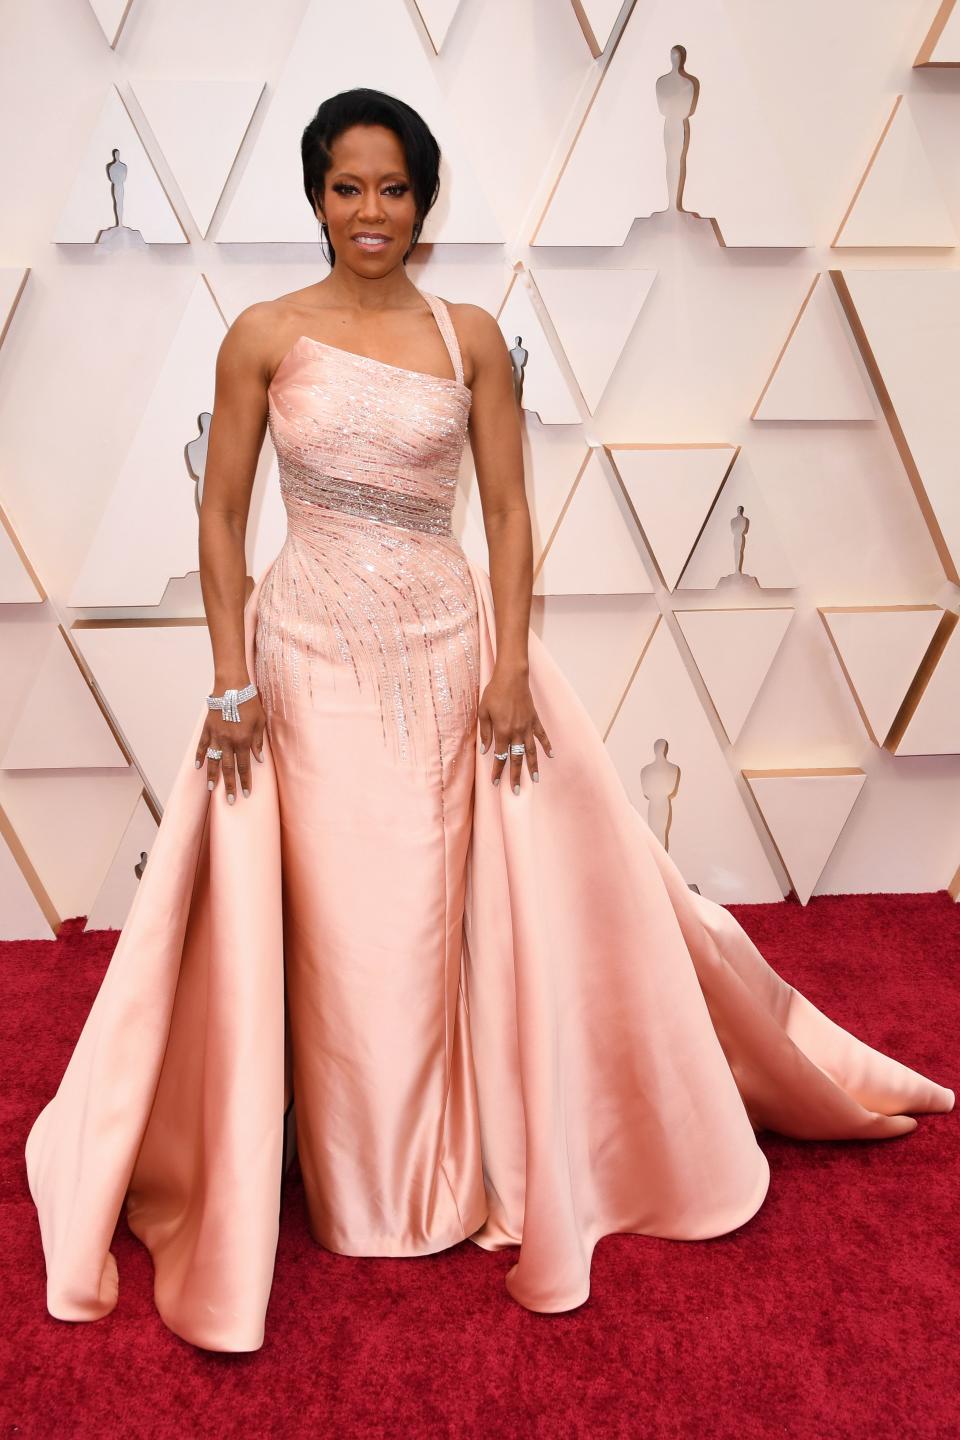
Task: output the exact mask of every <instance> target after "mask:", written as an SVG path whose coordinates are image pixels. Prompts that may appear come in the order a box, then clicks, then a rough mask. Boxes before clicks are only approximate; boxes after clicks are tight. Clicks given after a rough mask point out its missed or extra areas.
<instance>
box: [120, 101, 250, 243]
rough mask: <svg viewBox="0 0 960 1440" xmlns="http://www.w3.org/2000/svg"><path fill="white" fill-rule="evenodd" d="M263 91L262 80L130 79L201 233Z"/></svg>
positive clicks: (206, 227)
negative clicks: (201, 137)
mask: <svg viewBox="0 0 960 1440" xmlns="http://www.w3.org/2000/svg"><path fill="white" fill-rule="evenodd" d="M263 91H264V85H263V82H262V81H261V80H182V79H172V78H171V79H155V78H154V79H150V78H148V77H146V76H142V77H141V78H139V79H138V80H137V81H136V82H135V85H134V93H135V95H136V97H137V100H138V101H139V103H140V107H141V109H142V110H143V112H144V114H145V115H146V117H147V120H148V121H149V122H150V129H151V130H152V131H153V133H154V135H155V136H156V137H157V142H158V144H159V146H160V148H161V150H162V151H163V156H164V159H165V160H166V162H167V164H168V165H169V166H170V169H171V170H172V171H173V174H174V176H175V177H176V181H177V184H178V185H179V186H180V189H181V191H182V192H183V198H184V199H185V200H186V202H187V204H188V205H189V207H190V213H191V215H192V216H193V218H194V220H195V221H196V223H197V229H198V230H199V231H200V234H201V235H206V233H207V229H208V227H209V225H210V221H211V220H212V219H213V212H214V210H216V208H217V202H218V200H219V199H220V196H221V195H222V193H223V187H224V185H225V184H226V182H227V176H228V175H229V174H230V170H231V167H232V165H233V163H234V161H235V160H236V158H237V153H238V151H239V149H240V146H241V144H242V142H243V137H244V135H245V134H246V133H247V127H248V126H249V124H250V121H251V119H252V118H253V112H254V110H256V108H257V102H258V100H259V99H260V96H261V95H262V94H263ZM200 135H202V136H203V144H202V145H200V144H198V143H197V137H198V136H200Z"/></svg>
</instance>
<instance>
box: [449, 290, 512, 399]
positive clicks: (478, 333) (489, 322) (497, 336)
mask: <svg viewBox="0 0 960 1440" xmlns="http://www.w3.org/2000/svg"><path fill="white" fill-rule="evenodd" d="M444 303H445V304H446V306H447V308H448V309H449V311H450V318H451V320H452V321H453V325H454V329H455V330H456V332H457V339H458V340H459V342H460V349H461V352H462V354H463V360H464V369H465V371H466V372H467V376H468V383H470V384H472V382H473V379H474V378H475V377H477V376H478V375H479V374H480V373H481V372H483V371H485V370H486V369H487V368H488V367H489V366H491V365H500V366H502V365H503V363H504V360H505V357H506V355H507V345H506V341H505V340H504V338H503V332H502V331H501V329H500V325H499V322H498V321H497V320H496V319H495V317H494V316H493V315H491V314H490V311H489V310H484V308H483V306H482V305H469V304H465V303H464V304H456V303H453V302H451V301H449V300H447V301H445V302H444Z"/></svg>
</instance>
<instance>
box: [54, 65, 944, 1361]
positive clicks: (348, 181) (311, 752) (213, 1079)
mask: <svg viewBox="0 0 960 1440" xmlns="http://www.w3.org/2000/svg"><path fill="white" fill-rule="evenodd" d="M302 150H303V167H304V185H305V190H306V194H307V198H308V200H309V201H310V203H311V206H312V208H313V209H314V210H315V213H316V214H317V216H318V218H319V219H320V220H321V222H322V224H323V227H324V230H325V232H326V235H327V238H328V240H329V242H330V247H331V259H332V261H333V268H332V271H331V274H330V276H329V277H328V278H327V279H325V280H323V281H321V282H320V283H318V284H316V285H312V286H308V287H307V288H306V289H305V290H301V291H296V292H294V293H293V294H290V295H285V296H283V297H281V298H280V299H278V300H275V301H271V302H266V303H263V304H259V305H254V306H251V307H250V309H248V310H247V311H245V312H244V313H243V314H242V315H241V316H240V317H239V318H238V319H237V321H236V322H235V324H234V325H233V326H232V327H231V329H230V332H229V334H228V335H227V337H226V338H225V340H224V342H223V346H222V349H221V352H220V356H219V359H218V364H217V390H216V406H215V411H214V421H213V425H212V429H211V436H210V451H209V458H208V464H207V472H206V482H205V492H204V497H203V505H202V510H201V527H200V553H201V578H202V582H203V593H204V600H205V604H206V610H207V616H208V620H209V625H210V634H211V641H212V646H213V655H214V682H215V684H214V692H213V695H212V696H210V697H208V698H207V700H206V701H205V703H204V706H203V708H202V711H201V715H200V719H199V721H198V725H197V731H196V733H195V736H194V737H193V739H192V741H191V744H190V747H189V751H188V753H187V754H185V756H184V759H183V763H182V765H181V769H180V772H179V775H178V777H177V780H176V783H175V785H174V788H173V791H172V793H171V796H170V799H169V801H168V804H167V808H166V810H165V813H164V817H163V822H162V824H161V826H160V829H159V831H158V834H157V837H156V840H155V842H154V849H153V853H152V854H151V857H150V862H149V865H148V867H147V869H146V871H145V873H144V876H143V879H142V880H141V882H140V886H139V889H138V891H137V894H136V897H135V899H134V902H133V905H132V907H131V910H130V914H129V916H128V919H127V922H126V924H125V926H124V929H123V932H122V934H121V936H120V939H119V941H118V944H117V947H116V950H115V952H114V955H113V957H112V959H111V962H110V966H109V968H108V971H107V974H106V976H105V978H104V981H103V984H102V986H101V988H100V991H99V993H98V995H97V998H96V1000H95V1002H94V1005H93V1007H92V1009H91V1011H90V1015H89V1016H88V1019H87V1021H86V1024H85V1026H84V1029H83V1032H82V1034H81V1036H80V1038H79V1040H78V1043H77V1046H76V1049H75V1051H74V1053H73V1056H72V1057H71V1060H70V1063H69V1065H68V1067H67V1070H66V1072H65V1074H64V1077H63V1080H62V1082H61V1085H60V1088H59V1090H58V1092H57V1094H56V1096H55V1097H54V1098H53V1100H52V1101H51V1102H50V1103H49V1104H48V1105H47V1107H46V1108H45V1109H44V1111H43V1112H42V1113H41V1115H40V1116H39V1117H38V1119H37V1120H36V1122H35V1123H34V1126H33V1128H32V1130H31V1133H30V1136H29V1139H28V1142H27V1152H26V1157H27V1169H28V1176H29V1180H30V1186H31V1191H32V1194H33V1196H34V1199H35V1201H36V1204H37V1208H38V1212H39V1217H40V1226H41V1234H42V1238H43V1246H44V1253H45V1258H46V1265H47V1304H48V1308H49V1310H50V1312H51V1314H53V1315H56V1316H59V1317H61V1318H67V1319H95V1318H98V1317H99V1316H101V1315H104V1314H106V1313H107V1312H108V1311H109V1310H110V1309H111V1308H112V1307H113V1305H114V1304H115V1303H116V1299H117V1284H118V1282H117V1271H116V1265H115V1262H114V1260H113V1257H112V1255H111V1254H110V1249H109V1247H110V1243H111V1239H112V1235H113V1230H114V1227H115V1224H116V1221H117V1218H118V1216H119V1213H120V1210H121V1208H122V1207H125V1211H126V1217H127V1221H128V1224H129V1225H130V1227H131V1229H132V1230H133V1231H134V1233H135V1234H137V1235H138V1236H139V1237H140V1238H141V1239H142V1240H143V1241H144V1243H145V1244H146V1245H147V1246H148V1247H149V1249H150V1251H151V1254H152V1257H153V1261H154V1270H155V1298H156V1303H157V1306H158V1309H159V1311H160V1313H161V1315H162V1317H163V1319H164V1320H165V1322H166V1323H167V1325H169V1326H170V1327H171V1329H173V1330H174V1331H175V1332H176V1333H177V1334H179V1335H181V1336H183V1337H184V1338H185V1339H187V1340H189V1341H191V1342H192V1343H193V1344H195V1345H199V1346H203V1347H206V1348H209V1349H217V1350H250V1349H256V1348H257V1347H258V1346H259V1345H260V1344H261V1343H262V1340H263V1325H264V1313H265V1309H266V1304H267V1299H268V1297H269V1293H270V1285H271V1280H272V1274H273V1263H274V1252H275V1248H276V1241H277V1227H278V1206H279V1198H280V1182H281V1170H282V1139H283V1113H284V1106H285V1102H286V1100H287V1099H289V1096H290V1093H291V1090H292V1095H293V1099H294V1112H295V1116H296V1135H297V1149H298V1153H299V1157H300V1166H301V1171H302V1175H303V1183H304V1189H305V1193H306V1198H307V1204H308V1211H309V1217H310V1224H311V1228H312V1231H313V1234H314V1236H315V1238H316V1239H317V1240H318V1242H319V1243H320V1244H322V1245H324V1246H326V1247H327V1248H328V1249H330V1250H333V1251H337V1252H339V1253H342V1254H351V1255H411V1256H412V1255H423V1254H427V1253H429V1252H431V1251H436V1250H439V1249H442V1248H444V1247H446V1246H449V1245H454V1244H456V1243H457V1242H458V1241H461V1240H463V1239H465V1238H469V1239H471V1240H473V1241H474V1242H475V1243H476V1244H478V1245H480V1246H484V1247H486V1248H488V1249H496V1248H500V1247H503V1246H511V1245H519V1246H520V1251H519V1256H518V1259H517V1263H515V1264H514V1265H512V1267H511V1268H510V1269H509V1270H508V1271H507V1277H506V1279H507V1287H508V1289H509V1291H510V1293H511V1295H513V1296H514V1298H515V1299H516V1300H518V1301H519V1302H520V1303H521V1304H522V1305H525V1306H527V1307H528V1308H530V1309H532V1310H538V1311H559V1310H566V1309H571V1308H573V1307H574V1306H577V1305H579V1304H581V1303H582V1302H583V1301H584V1300H585V1299H586V1298H587V1295H588V1294H589V1277H590V1258H591V1254H592V1251H593V1247H594V1245H595V1244H596V1241H597V1240H598V1239H599V1238H600V1237H601V1236H603V1235H605V1234H609V1233H611V1232H614V1231H633V1232H637V1233H643V1234H647V1235H656V1236H665V1237H670V1238H675V1239H701V1238H706V1237H709V1236H713V1235H719V1234H723V1233H725V1232H727V1231H729V1230H732V1229H734V1228H735V1227H736V1226H738V1225H741V1224H743V1223H744V1222H745V1221H746V1220H748V1219H749V1218H750V1217H751V1216H752V1215H753V1214H754V1213H755V1212H756V1210H757V1209H758V1208H759V1206H760V1205H761V1204H762V1202H763V1199H764V1196H765V1194H766V1191H767V1187H768V1184H769V1179H770V1175H769V1168H768V1165H767V1161H766V1158H765V1156H764V1153H763V1151H762V1150H761V1149H760V1147H759V1145H758V1144H757V1142H756V1138H755V1132H756V1131H757V1130H759V1129H762V1128H770V1129H774V1130H777V1131H779V1132H780V1133H782V1134H785V1135H790V1136H795V1137H799V1138H817V1139H851V1138H852V1139H880V1138H887V1137H893V1136H897V1135H902V1134H906V1133H908V1132H909V1131H911V1130H913V1129H915V1128H916V1125H917V1121H916V1119H914V1118H912V1117H911V1114H910V1113H908V1112H913V1113H914V1114H916V1113H921V1112H933V1111H947V1110H950V1109H951V1108H952V1107H953V1103H954V1094H953V1091H952V1090H949V1089H947V1088H945V1087H943V1086H940V1085H938V1084H935V1083H934V1082H933V1081H930V1080H928V1079H926V1078H925V1077H924V1076H922V1075H920V1074H918V1073H917V1072H916V1071H914V1070H911V1069H909V1068H908V1067H907V1066H905V1065H902V1064H900V1063H899V1062H898V1061H896V1060H894V1059H892V1058H890V1057H889V1056H886V1055H883V1054H882V1053H880V1052H878V1051H876V1050H874V1049H871V1048H870V1047H869V1046H868V1045H866V1044H864V1043H862V1042H861V1041H860V1040H858V1039H857V1038H855V1037H854V1036H853V1035H851V1034H849V1033H848V1032H846V1031H844V1030H842V1029H841V1028H840V1027H839V1026H837V1025H835V1024H834V1023H833V1022H832V1021H830V1020H829V1019H828V1018H827V1017H826V1016H825V1015H823V1014H822V1013H821V1012H820V1011H819V1010H817V1009H816V1008H815V1007H814V1006H813V1005H812V1004H811V1003H810V1002H809V1001H808V1000H807V999H806V998H805V997H804V996H803V995H801V994H800V993H799V992H798V991H796V990H795V989H794V988H793V987H792V986H790V985H789V984H788V983H787V982H786V981H784V980H783V979H782V978H781V977H780V976H779V975H778V974H777V973H776V972H775V971H774V970H772V969H771V967H770V966H769V965H768V964H767V963H766V961H765V960H764V959H763V957H762V956H761V955H760V953H759V952H758V951H757V950H756V948H755V947H754V946H753V944H752V943H751V941H750V940H749V938H748V937H747V936H746V934H745V933H744V931H743V930H742V929H741V928H740V926H739V925H738V924H737V923H736V921H734V919H733V918H732V916H731V915H730V914H729V913H728V912H727V911H726V910H724V909H723V908H722V907H721V906H720V905H718V904H716V903H714V902H712V901H710V900H707V899H705V898H703V897H701V896H699V895H697V894H695V893H694V892H692V891H691V890H690V889H689V888H688V887H687V886H686V884H685V883H684V881H683V879H682V877H681V876H680V874H679V872H678V871H677V869H676V867H675V866H674V864H673V862H672V861H671V860H670V859H669V857H668V855H667V854H666V852H665V851H664V850H663V848H662V846H661V845H660V844H659V842H658V841H657V840H656V838H655V837H654V836H653V834H652V832H651V831H650V829H649V828H648V827H647V825H646V824H645V822H644V821H643V820H642V818H641V817H640V815H639V814H638V812H637V811H636V810H635V809H634V808H633V807H632V805H631V804H630V803H629V801H628V799H627V796H626V793H625V791H624V789H623V786H622V785H621V783H620V781H619V778H618V776H617V774H616V772H615V770H614V768H613V765H612V762H611V761H610V758H609V756H608V754H607V752H606V750H605V748H604V746H603V743H602V741H601V740H600V737H599V735H598V734H597V731H596V728H595V727H594V725H593V724H592V722H591V720H590V719H589V717H588V716H587V714H586V712H585V710H584V709H583V707H582V706H581V705H580V703H579V701H578V699H577V697H576V695H575V693H574V691H573V690H572V688H571V687H570V685H569V683H568V682H567V681H566V679H565V678H564V676H563V675H562V673H561V672H560V671H559V669H558V668H557V666H556V665H555V664H554V662H553V661H552V659H551V657H550V656H549V654H548V652H547V651H546V650H545V648H544V647H543V645H542V644H541V643H540V641H539V640H538V638H537V636H536V635H535V634H534V633H532V632H531V631H530V630H529V627H528V618H529V607H530V591H531V538H530V524H529V516H528V512H527V508H526V503H525V499H524V490H523V474H522V464H521V448H520V438H519V421H518V414H517V409H516V404H515V401H514V398H513V387H512V372H511V367H510V362H509V357H508V354H507V351H506V347H505V345H504V342H503V341H502V339H501V338H500V334H499V330H498V328H497V326H496V323H495V321H494V320H493V319H492V317H491V316H489V315H488V314H486V313H485V312H484V311H482V310H480V309H478V308H477V307H475V306H470V305H457V306H448V305H447V303H446V302H445V301H443V300H441V299H439V298H438V297H436V296H433V295H430V294H427V293H424V292H421V291H419V290H418V289H417V288H416V287H415V286H414V285H413V284H412V283H411V281H410V280H409V279H408V278H407V275H406V273H405V270H404V265H405V263H406V260H407V258H408V257H409V254H410V253H411V251H412V249H413V247H414V245H415V243H416V239H417V236H418V234H419V232H420V228H421V226H422V223H423V220H424V218H425V215H426V213H427V211H428V210H429V208H430V206H431V205H432V204H433V202H434V200H435V199H436V195H437V185H438V164H439V151H438V149H437V145H436V142H435V140H434V139H433V136H432V135H431V134H430V132H429V130H428V129H427V127H426V125H425V124H424V123H423V121H422V120H421V118H420V117H419V116H418V115H417V114H416V113H415V112H414V111H412V110H411V109H410V108H409V107H408V106H406V105H404V104H403V103H402V102H401V101H399V100H396V99H393V98H392V97H390V96H386V95H383V94H382V93H380V92H378V91H370V90H352V91H347V92H345V93H343V94H341V95H337V96H334V97H333V98H332V99H331V100H328V101H326V102H325V103H324V104H323V105H321V107H320V109H319V110H318V112H317V115H316V116H315V118H314V119H313V120H312V121H311V123H310V124H309V125H308V126H307V129H306V130H305V132H304V135H303V144H302ZM265 425H268V426H269V430H270V435H271V439H272V442H273V444H274V446H275V447H276V451H277V455H278V458H279V464H280V484H281V490H282V493H283V499H284V503H285V506H286V509H287V515H288V524H289V532H288V535H287V539H286V541H285V543H284V545H283V548H282V550H281V551H280V553H279V555H278V556H277V557H276V559H275V560H274V562H273V563H272V565H271V566H270V567H269V568H268V570H267V571H266V572H265V574H264V575H262V576H261V577H260V578H259V580H258V581H257V583H256V584H255V585H254V586H253V589H252V591H251V592H250V593H249V595H248V596H247V598H246V603H245V604H244V603H243V600H244V593H245V575H244V547H243V537H244V530H245V523H246V516H247V507H248V503H249V496H250V487H251V484H252V479H253V474H254V469H255V466H256V460H257V455H258V453H259V449H260V445H261V441H262V438H263V433H264V427H265ZM468 432H469V435H470V439H471V443H472V447H473V452H474V458H475V460H476V468H477V474H478V481H479V486H480V494H481V500H482V505H483V514H484V522H485V525H486V530H487V538H488V541H489V551H490V574H489V576H487V575H486V573H485V572H484V571H482V570H480V569H478V568H477V567H476V566H474V565H473V564H471V562H470V561H469V560H468V559H467V557H466V555H465V554H464V552H463V550H462V548H461V547H460V545H459V543H458V542H457V540H456V539H455V538H454V536H453V534H452V529H451V524H450V515H451V508H452V505H453V500H454V493H455V488H456V482H457V474H458V470H459V466H460V459H461V456H462V452H463V447H464V444H465V443H466V438H467V434H468ZM251 691H254V693H252V694H251V693H250V692H251ZM245 696H249V698H244V697H245ZM553 741H555V742H556V751H555V753H554V751H553V746H552V742H553ZM491 745H492V746H493V753H492V758H488V759H487V760H483V759H481V758H480V757H482V756H485V755H487V752H488V751H489V750H490V747H491ZM251 756H252V757H253V760H251ZM544 756H546V757H547V761H548V763H546V764H544V765H543V769H542V773H541V762H542V760H543V758H544ZM255 762H256V763H255ZM198 767H200V768H202V769H203V776H202V777H201V776H198V775H197V774H196V769H197V768H198ZM504 771H506V772H507V774H508V776H509V785H508V786H504V785H500V784H499V783H498V782H499V781H500V779H501V776H502V774H503V772H504ZM204 780H206V784H204ZM285 987H286V995H284V988H285ZM285 1027H286V1028H285ZM824 1223H825V1224H826V1216H825V1217H824Z"/></svg>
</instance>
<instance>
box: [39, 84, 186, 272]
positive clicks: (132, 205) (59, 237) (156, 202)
mask: <svg viewBox="0 0 960 1440" xmlns="http://www.w3.org/2000/svg"><path fill="white" fill-rule="evenodd" d="M114 150H119V152H120V156H119V158H120V160H121V161H122V162H123V163H124V164H125V165H126V167H127V174H126V178H125V180H124V184H123V206H122V210H121V215H120V222H121V224H122V225H124V226H126V227H127V228H129V229H131V230H136V231H139V232H140V235H141V236H142V238H143V239H144V240H145V241H146V243H147V244H148V245H182V244H184V243H185V242H186V240H187V236H186V234H185V233H184V230H183V227H182V226H181V224H180V221H179V220H178V219H177V217H176V214H175V213H174V210H173V207H172V206H171V204H170V201H169V200H168V199H167V196H166V192H165V191H164V188H163V186H162V185H161V184H160V179H159V177H158V175H157V172H156V171H155V170H154V168H153V165H152V163H151V160H150V157H149V155H148V154H147V152H146V150H145V149H144V145H143V141H142V140H141V139H140V136H139V135H138V134H137V130H136V127H135V125H134V123H133V121H132V120H131V118H130V116H129V115H128V113H127V110H126V107H125V105H124V103H123V101H122V100H121V98H120V95H119V93H118V91H117V89H116V86H111V87H110V89H109V91H108V92H107V96H106V99H105V100H104V102H103V106H102V108H101V110H100V114H99V116H98V118H97V122H96V124H95V125H94V127H93V133H92V134H91V136H90V138H89V140H88V141H87V144H86V148H85V149H84V152H83V156H82V158H81V161H80V166H79V169H78V170H77V173H76V175H75V176H74V180H73V184H72V185H71V187H70V190H69V192H68V194H67V200H66V204H65V205H64V207H63V209H62V210H61V212H60V219H59V220H58V222H57V228H56V231H55V233H54V236H53V238H54V240H55V241H56V242H57V243H58V244H61V245H65V244H73V245H93V244H94V243H95V242H96V239H97V234H98V232H99V231H100V230H105V229H109V227H110V226H112V225H115V224H116V218H115V216H114V210H113V200H112V197H111V188H110V180H109V178H108V176H107V168H106V167H107V166H108V165H109V164H110V163H111V161H112V158H113V151H114Z"/></svg>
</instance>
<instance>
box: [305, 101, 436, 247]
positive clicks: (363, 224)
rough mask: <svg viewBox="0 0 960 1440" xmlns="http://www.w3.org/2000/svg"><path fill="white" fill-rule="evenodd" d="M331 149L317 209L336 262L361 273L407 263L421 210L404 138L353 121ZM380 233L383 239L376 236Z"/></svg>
mask: <svg viewBox="0 0 960 1440" xmlns="http://www.w3.org/2000/svg"><path fill="white" fill-rule="evenodd" d="M330 153H331V155H332V156H333V164H332V165H331V166H330V169H329V170H328V171H327V173H326V176H325V177H324V191H323V202H322V205H320V206H318V213H319V215H320V218H321V219H323V220H326V222H327V229H328V230H329V232H330V243H331V245H332V246H333V248H334V249H335V250H336V252H337V263H338V264H339V262H340V261H341V260H342V261H343V262H344V263H345V264H346V265H348V266H349V268H350V269H351V270H356V271H357V272H358V273H359V274H361V275H383V274H385V273H386V272H387V271H389V270H392V269H394V267H395V266H397V265H399V264H401V263H402V261H403V257H404V255H405V254H406V252H407V250H408V249H409V248H410V240H411V238H412V235H413V226H414V222H415V220H416V213H417V210H416V203H415V201H414V198H413V191H412V189H411V187H410V175H409V172H408V170H407V161H406V156H405V155H404V152H403V146H402V145H401V143H400V138H399V136H398V135H395V134H394V132H393V131H392V130H388V129H387V128H386V127H385V126H383V125H352V126H351V127H350V129H349V130H344V132H343V133H342V134H341V135H339V136H338V137H337V139H336V140H334V142H333V144H332V145H331V146H330ZM364 232H366V233H367V234H368V236H370V237H371V239H370V240H369V241H368V243H367V244H364V243H363V241H362V239H361V238H360V237H362V236H363V234H364ZM377 236H379V237H383V238H382V239H381V240H379V241H378V240H376V239H374V238H372V237H377Z"/></svg>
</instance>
